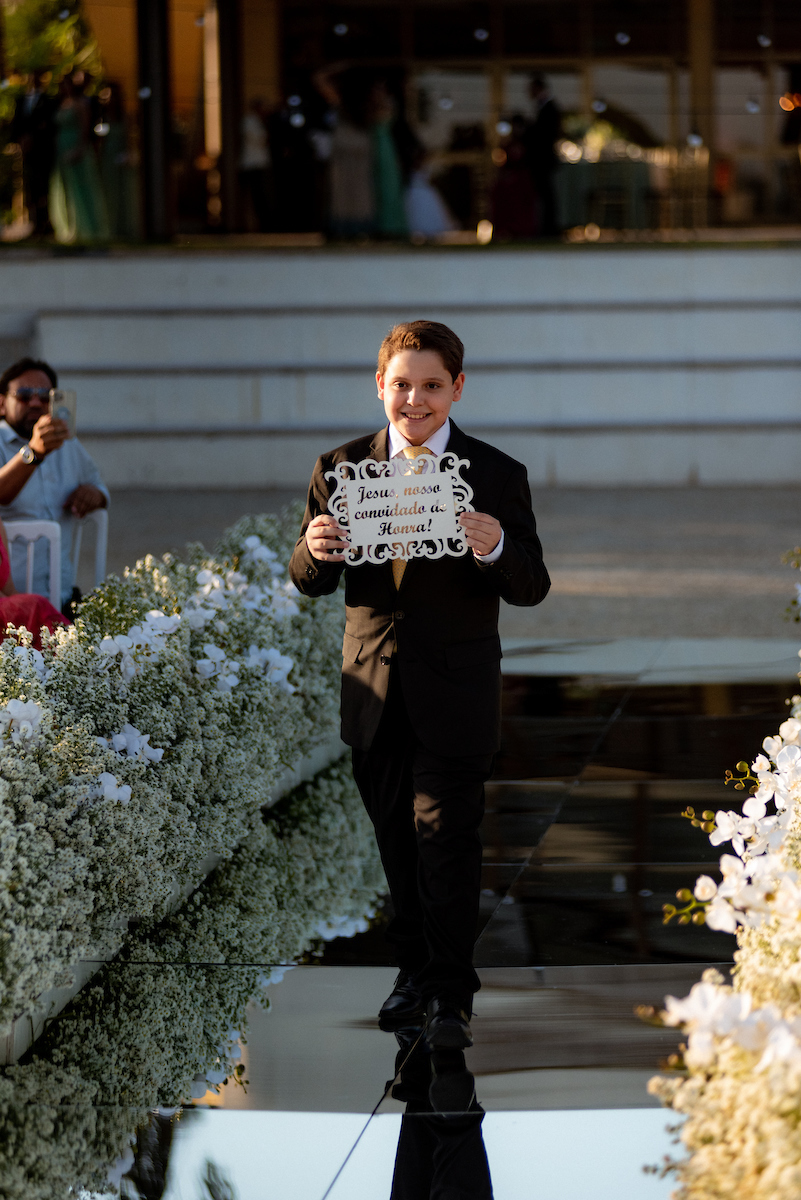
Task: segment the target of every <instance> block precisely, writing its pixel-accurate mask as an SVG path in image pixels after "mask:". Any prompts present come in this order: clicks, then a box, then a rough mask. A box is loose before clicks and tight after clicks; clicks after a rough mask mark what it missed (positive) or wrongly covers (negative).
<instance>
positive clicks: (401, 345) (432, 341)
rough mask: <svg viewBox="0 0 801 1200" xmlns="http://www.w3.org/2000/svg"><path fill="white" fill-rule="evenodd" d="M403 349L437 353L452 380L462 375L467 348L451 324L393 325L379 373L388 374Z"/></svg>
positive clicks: (380, 357)
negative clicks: (393, 360) (450, 327)
mask: <svg viewBox="0 0 801 1200" xmlns="http://www.w3.org/2000/svg"><path fill="white" fill-rule="evenodd" d="M401 350H433V351H434V353H435V354H438V355H439V356H440V358H441V359H442V365H443V366H444V367H445V370H446V371H448V372H449V374H450V376H451V379H456V376H457V375H459V374H461V370H462V360H463V359H464V346H463V345H462V343H461V342H460V341H459V339H458V337H457V336H456V334H455V333H454V332H453V330H452V329H449V328H448V326H447V325H442V324H441V323H440V322H439V321H404V322H403V324H401V325H393V327H392V329H390V331H389V333H388V334H387V336H386V337H385V338H384V340H383V342H382V343H381V349H380V350H379V351H378V373H379V375H382V376H383V375H384V374H385V373H386V369H387V367H388V366H389V364H390V361H391V360H392V359H393V358H394V357H395V355H396V354H398V353H399V352H400V351H401Z"/></svg>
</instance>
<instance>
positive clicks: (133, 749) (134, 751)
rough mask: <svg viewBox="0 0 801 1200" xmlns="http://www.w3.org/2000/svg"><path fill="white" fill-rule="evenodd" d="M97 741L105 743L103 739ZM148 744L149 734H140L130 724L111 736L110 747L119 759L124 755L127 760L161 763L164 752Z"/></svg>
mask: <svg viewBox="0 0 801 1200" xmlns="http://www.w3.org/2000/svg"><path fill="white" fill-rule="evenodd" d="M98 740H99V741H105V739H98ZM149 742H150V734H149V733H140V732H139V730H138V729H136V728H135V726H133V725H130V724H125V725H123V727H122V729H121V731H120V732H119V733H115V734H112V737H111V745H112V747H113V749H114V750H115V751H116V753H117V754H118V756H119V757H122V755H123V753H125V755H127V757H128V758H138V759H142V760H144V761H145V762H161V760H162V758H163V757H164V751H163V750H161V749H157V748H156V747H154V746H151V745H150V744H149ZM106 744H108V743H106Z"/></svg>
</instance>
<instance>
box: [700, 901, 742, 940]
mask: <svg viewBox="0 0 801 1200" xmlns="http://www.w3.org/2000/svg"><path fill="white" fill-rule="evenodd" d="M737 917H738V914H737V913H736V912H735V910H734V909H733V908H732V906H731V905H730V904H729V902H728V900H724V899H723V898H722V897H721V896H720V895H717V896H716V897H715V899H714V900H713V901H712V903H711V904H710V906H709V908H708V909H707V910H706V924H707V925H708V926H709V928H710V929H717V930H719V931H720V932H721V933H736V932H737Z"/></svg>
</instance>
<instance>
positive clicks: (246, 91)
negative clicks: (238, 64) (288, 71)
mask: <svg viewBox="0 0 801 1200" xmlns="http://www.w3.org/2000/svg"><path fill="white" fill-rule="evenodd" d="M279 16H280V14H279V5H278V0H241V4H240V11H239V24H240V38H241V46H242V89H243V102H244V103H245V105H247V103H248V101H250V100H256V99H264V100H266V101H267V103H268V104H269V105H270V106H271V107H272V106H273V105H276V104H278V103H279V101H280V99H281V56H280V45H279V37H280V22H279Z"/></svg>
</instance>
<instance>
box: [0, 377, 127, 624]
mask: <svg viewBox="0 0 801 1200" xmlns="http://www.w3.org/2000/svg"><path fill="white" fill-rule="evenodd" d="M56 387H58V377H57V375H56V372H55V371H54V370H53V368H52V367H51V366H50V365H49V364H48V363H46V362H42V361H40V360H38V359H33V358H21V359H20V360H19V361H18V362H15V363H13V364H12V365H11V366H10V367H9V368H8V370H6V371H4V372H3V374H2V375H0V416H2V420H0V517H2V518H3V520H8V521H12V520H20V519H22V520H33V519H37V520H40V521H59V522H60V523H61V602H62V605H63V606H64V608H65V609H66V608H67V607H68V606H69V605H70V604H71V603H72V601H73V599H77V597H74V596H73V589H74V588H75V579H74V576H73V572H72V563H71V562H70V543H71V531H70V522H71V521H72V519H73V518H74V517H85V516H86V514H87V513H90V512H94V510H95V509H96V508H106V507H107V506H108V502H109V493H108V488H107V487H106V485H105V484H104V483H103V480H102V479H101V478H100V472H99V471H98V469H97V467H96V466H95V464H94V462H93V461H92V459H91V458H90V457H89V455H88V454H87V452H86V450H84V448H83V446H82V445H81V444H80V442H79V441H78V439H77V438H76V437H71V436H70V429H69V426H68V425H67V424H66V422H64V421H61V420H59V419H58V417H55V416H52V415H51V413H50V391H51V389H52V388H56ZM25 563H26V550H25V547H24V545H23V544H22V543H20V542H17V543H16V544H12V546H11V571H12V576H13V578H14V581H15V583H16V585H17V587H19V586H20V584H23V583H24V580H25ZM33 590H34V592H37V593H39V594H40V595H42V596H47V595H49V592H50V587H49V567H48V556H47V549H46V546H45V544H44V542H39V543H37V546H36V554H35V557H34V572H33Z"/></svg>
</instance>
